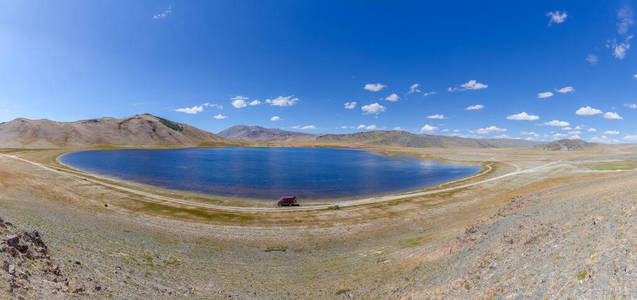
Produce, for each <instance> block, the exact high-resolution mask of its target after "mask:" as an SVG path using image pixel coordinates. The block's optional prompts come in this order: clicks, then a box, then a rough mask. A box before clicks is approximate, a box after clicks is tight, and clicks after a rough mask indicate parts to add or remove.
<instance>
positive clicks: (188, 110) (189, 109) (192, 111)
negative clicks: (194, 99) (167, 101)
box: [175, 105, 203, 115]
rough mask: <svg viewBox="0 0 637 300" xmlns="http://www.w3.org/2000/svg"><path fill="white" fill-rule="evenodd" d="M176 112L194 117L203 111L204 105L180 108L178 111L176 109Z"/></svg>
mask: <svg viewBox="0 0 637 300" xmlns="http://www.w3.org/2000/svg"><path fill="white" fill-rule="evenodd" d="M175 111H178V112H182V113H187V114H191V115H194V114H198V113H200V112H202V111H203V105H199V106H193V107H184V108H178V109H175Z"/></svg>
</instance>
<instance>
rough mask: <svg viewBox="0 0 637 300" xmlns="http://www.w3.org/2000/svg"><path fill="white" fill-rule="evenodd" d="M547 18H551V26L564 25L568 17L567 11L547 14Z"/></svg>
mask: <svg viewBox="0 0 637 300" xmlns="http://www.w3.org/2000/svg"><path fill="white" fill-rule="evenodd" d="M546 16H547V17H549V26H551V25H553V23H555V24H560V23H564V21H566V17H568V15H567V14H566V12H565V11H563V12H560V11H559V10H556V11H554V12H553V11H550V12H548V13H546Z"/></svg>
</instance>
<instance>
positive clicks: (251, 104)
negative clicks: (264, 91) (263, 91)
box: [248, 100, 261, 106]
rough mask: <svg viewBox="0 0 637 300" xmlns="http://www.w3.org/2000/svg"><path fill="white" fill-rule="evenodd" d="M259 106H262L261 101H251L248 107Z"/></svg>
mask: <svg viewBox="0 0 637 300" xmlns="http://www.w3.org/2000/svg"><path fill="white" fill-rule="evenodd" d="M259 104H261V101H259V100H252V101H250V102H249V103H248V105H250V106H256V105H259Z"/></svg>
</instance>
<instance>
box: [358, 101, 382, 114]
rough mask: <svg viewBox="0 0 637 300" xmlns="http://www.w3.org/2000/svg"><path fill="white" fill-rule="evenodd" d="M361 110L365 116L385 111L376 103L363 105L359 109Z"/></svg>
mask: <svg viewBox="0 0 637 300" xmlns="http://www.w3.org/2000/svg"><path fill="white" fill-rule="evenodd" d="M361 110H362V111H364V112H365V114H379V113H382V112H384V111H385V107H384V106H382V105H380V104H378V103H372V104H368V105H363V107H361Z"/></svg>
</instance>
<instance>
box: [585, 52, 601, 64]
mask: <svg viewBox="0 0 637 300" xmlns="http://www.w3.org/2000/svg"><path fill="white" fill-rule="evenodd" d="M584 60H586V61H587V62H588V63H589V64H591V65H596V64H597V62H598V61H599V59H598V58H597V55H595V54H588V55H586V58H585V59H584Z"/></svg>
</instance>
